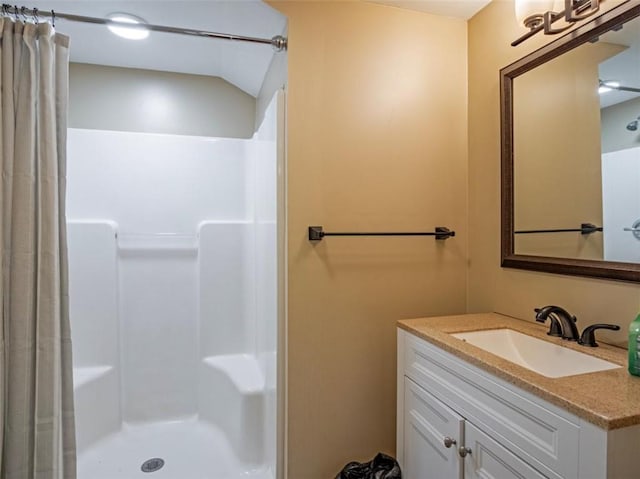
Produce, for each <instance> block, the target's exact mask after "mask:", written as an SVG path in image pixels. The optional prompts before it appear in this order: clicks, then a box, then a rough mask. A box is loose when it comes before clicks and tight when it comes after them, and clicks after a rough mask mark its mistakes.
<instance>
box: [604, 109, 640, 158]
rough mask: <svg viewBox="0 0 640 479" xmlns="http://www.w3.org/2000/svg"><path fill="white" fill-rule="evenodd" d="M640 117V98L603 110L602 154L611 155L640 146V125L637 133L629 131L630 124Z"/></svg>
mask: <svg viewBox="0 0 640 479" xmlns="http://www.w3.org/2000/svg"><path fill="white" fill-rule="evenodd" d="M639 117H640V98H634V99H633V100H628V101H625V102H623V103H618V104H616V105H611V106H610V107H607V108H603V109H602V152H603V153H609V152H612V151H618V150H626V149H627V148H636V147H638V146H640V124H639V125H638V129H637V130H636V131H629V130H627V125H628V124H629V122H630V121H633V120H636V119H637V118H639ZM638 123H640V121H639V122H638Z"/></svg>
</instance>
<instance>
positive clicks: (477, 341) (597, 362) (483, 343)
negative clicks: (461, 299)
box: [451, 328, 621, 378]
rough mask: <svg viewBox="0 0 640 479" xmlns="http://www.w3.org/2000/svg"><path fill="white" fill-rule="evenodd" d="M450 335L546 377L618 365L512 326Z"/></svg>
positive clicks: (605, 368) (590, 371)
mask: <svg viewBox="0 0 640 479" xmlns="http://www.w3.org/2000/svg"><path fill="white" fill-rule="evenodd" d="M451 336H453V337H456V338H458V339H462V340H463V341H466V342H467V343H469V344H473V345H474V346H477V347H478V348H481V349H484V350H485V351H488V352H490V353H492V354H495V355H496V356H500V357H501V358H504V359H506V360H508V361H511V362H513V363H516V364H518V365H520V366H523V367H525V368H527V369H530V370H531V371H534V372H536V373H538V374H541V375H543V376H546V377H548V378H561V377H564V376H573V375H575V374H585V373H593V372H596V371H605V370H607V369H615V368H619V367H621V366H620V365H618V364H614V363H610V362H609V361H605V360H603V359H599V358H596V357H593V356H590V355H588V354H584V353H580V352H578V351H574V350H573V349H569V348H565V347H563V346H559V345H557V344H553V343H550V342H548V341H543V340H542V339H538V338H534V337H533V336H528V335H526V334H522V333H519V332H517V331H514V330H512V329H506V328H505V329H490V330H486V331H470V332H468V333H456V334H452V335H451Z"/></svg>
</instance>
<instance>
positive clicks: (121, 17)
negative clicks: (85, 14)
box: [107, 13, 149, 40]
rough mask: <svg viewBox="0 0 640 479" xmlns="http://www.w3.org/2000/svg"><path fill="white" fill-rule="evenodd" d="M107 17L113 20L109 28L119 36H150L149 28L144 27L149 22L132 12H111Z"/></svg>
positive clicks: (129, 38)
mask: <svg viewBox="0 0 640 479" xmlns="http://www.w3.org/2000/svg"><path fill="white" fill-rule="evenodd" d="M107 18H108V19H109V20H111V21H112V23H109V24H108V25H107V28H108V29H109V30H110V31H111V33H113V34H115V35H118V36H119V37H122V38H126V39H127V40H144V39H145V38H147V37H148V36H149V30H148V29H146V28H145V27H144V25H145V24H146V23H147V22H146V21H145V20H143V19H142V18H140V17H136V16H135V15H131V14H130V13H111V14H109V15H107ZM123 24H124V25H123ZM126 24H130V25H131V26H128V25H126Z"/></svg>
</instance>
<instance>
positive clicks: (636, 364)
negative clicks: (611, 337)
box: [629, 314, 640, 376]
mask: <svg viewBox="0 0 640 479" xmlns="http://www.w3.org/2000/svg"><path fill="white" fill-rule="evenodd" d="M629 373H631V374H633V375H634V376H640V314H639V315H638V317H637V318H636V319H635V320H633V321H631V324H630V325H629Z"/></svg>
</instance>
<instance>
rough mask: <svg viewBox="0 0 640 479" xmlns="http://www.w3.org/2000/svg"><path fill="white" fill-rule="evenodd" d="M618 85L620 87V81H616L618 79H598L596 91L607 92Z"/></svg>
mask: <svg viewBox="0 0 640 479" xmlns="http://www.w3.org/2000/svg"><path fill="white" fill-rule="evenodd" d="M618 87H620V82H618V81H611V80H606V81H602V80H600V82H599V85H598V93H600V94H602V93H607V92H609V91H611V90H616V89H618Z"/></svg>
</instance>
